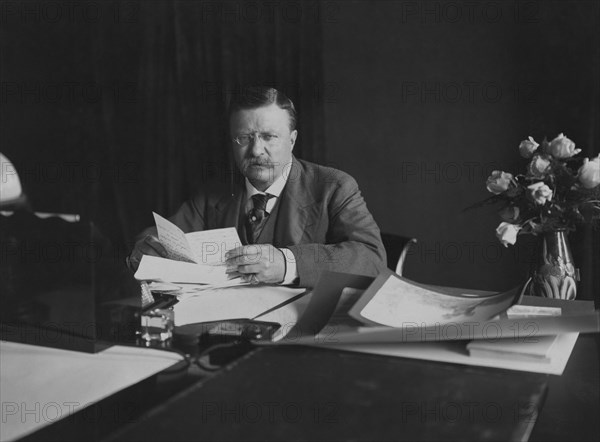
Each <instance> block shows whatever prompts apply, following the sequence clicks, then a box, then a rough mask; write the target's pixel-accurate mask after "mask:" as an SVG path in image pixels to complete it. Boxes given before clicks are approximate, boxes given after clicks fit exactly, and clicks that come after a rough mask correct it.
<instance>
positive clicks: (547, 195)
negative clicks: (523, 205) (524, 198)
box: [527, 181, 552, 206]
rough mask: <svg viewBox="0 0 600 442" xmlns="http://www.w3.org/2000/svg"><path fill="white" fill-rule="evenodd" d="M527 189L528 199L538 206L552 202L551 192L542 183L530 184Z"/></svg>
mask: <svg viewBox="0 0 600 442" xmlns="http://www.w3.org/2000/svg"><path fill="white" fill-rule="evenodd" d="M527 189H529V191H528V194H529V197H530V198H531V199H532V200H533V201H535V202H536V204H539V205H540V206H543V205H544V204H546V201H552V190H551V189H550V188H549V187H548V186H547V185H546V184H544V182H543V181H539V182H537V183H533V184H530V185H529V186H527Z"/></svg>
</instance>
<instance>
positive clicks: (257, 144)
mask: <svg viewBox="0 0 600 442" xmlns="http://www.w3.org/2000/svg"><path fill="white" fill-rule="evenodd" d="M250 151H251V153H252V155H253V156H260V155H261V154H262V153H264V151H265V141H264V140H263V139H262V138H261V137H260V134H257V133H255V134H254V136H253V137H252V141H251V142H250Z"/></svg>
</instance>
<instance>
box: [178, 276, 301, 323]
mask: <svg viewBox="0 0 600 442" xmlns="http://www.w3.org/2000/svg"><path fill="white" fill-rule="evenodd" d="M305 291H306V289H304V288H295V287H282V286H271V285H247V286H243V287H228V288H217V289H212V290H205V291H202V292H200V293H197V294H196V295H195V296H184V297H182V298H180V300H179V302H178V303H177V304H175V306H174V307H173V308H174V310H175V325H176V326H181V325H186V324H195V323H198V322H212V321H225V320H230V319H253V318H255V317H257V316H261V315H262V314H263V313H265V312H267V311H268V310H269V309H271V308H273V307H275V306H277V305H280V304H282V303H283V302H285V301H288V300H290V299H291V298H293V297H295V296H297V295H299V294H301V293H303V292H305ZM289 312H290V310H289V308H288V309H283V310H282V311H281V312H280V314H279V313H276V311H273V312H271V313H269V314H268V315H265V316H264V317H260V318H258V320H261V321H272V322H277V323H280V324H281V325H282V327H287V328H288V329H289V325H290V324H288V321H289V322H291V321H294V320H295V319H294V316H293V315H292V316H290V315H289Z"/></svg>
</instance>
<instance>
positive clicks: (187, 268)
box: [134, 255, 245, 287]
mask: <svg viewBox="0 0 600 442" xmlns="http://www.w3.org/2000/svg"><path fill="white" fill-rule="evenodd" d="M134 276H135V279H137V280H138V281H162V282H170V283H182V284H204V285H207V286H208V285H210V286H215V285H218V286H220V287H224V286H236V285H241V284H245V282H244V280H242V278H240V277H239V275H238V274H236V273H227V267H226V266H224V265H223V266H215V265H204V264H195V263H193V262H182V261H173V260H172V259H166V258H161V257H159V256H150V255H144V256H142V260H141V261H140V265H139V267H138V269H137V271H136V272H135V275H134Z"/></svg>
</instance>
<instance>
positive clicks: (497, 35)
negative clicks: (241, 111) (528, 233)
mask: <svg viewBox="0 0 600 442" xmlns="http://www.w3.org/2000/svg"><path fill="white" fill-rule="evenodd" d="M473 4H474V3H472V2H437V1H431V2H404V1H387V0H386V1H374V2H371V1H369V2H367V1H353V2H346V1H333V0H332V1H323V2H318V1H314V2H313V1H306V2H304V1H295V0H290V1H273V2H271V1H265V2H253V1H252V2H244V1H241V0H240V1H235V0H224V1H161V0H153V1H139V2H138V1H129V0H127V1H110V2H108V1H107V2H97V1H81V2H36V1H27V2H2V3H0V5H1V6H2V7H1V8H0V80H1V83H0V104H1V105H2V111H1V113H0V149H1V150H2V152H3V153H5V154H6V155H7V156H8V157H9V158H10V159H11V160H13V161H14V162H15V164H16V166H17V169H18V170H19V172H20V174H21V178H22V181H23V183H24V185H25V188H26V190H27V193H28V194H29V196H30V198H31V200H32V203H33V205H34V207H35V208H36V209H37V210H41V211H58V212H67V213H69V212H71V213H73V212H81V213H87V212H91V215H92V216H93V218H94V219H95V220H97V222H98V223H99V224H100V226H101V228H102V229H103V231H105V232H106V233H107V234H109V235H110V237H111V238H112V239H113V241H115V242H116V243H117V244H119V245H121V246H123V254H124V253H125V251H126V250H127V245H126V244H127V242H128V241H130V239H131V238H132V237H133V236H134V235H135V234H136V233H137V232H138V231H140V230H141V229H142V228H143V227H145V226H147V225H151V224H152V222H153V220H152V216H151V211H152V210H155V211H157V212H159V213H161V214H163V215H167V214H169V213H171V212H172V211H174V210H175V209H176V208H177V206H178V205H179V204H180V203H181V202H182V201H183V200H185V199H186V198H187V197H189V196H190V195H191V193H192V192H193V190H194V189H195V187H197V186H198V185H201V183H202V181H203V180H204V179H205V178H206V177H208V176H211V177H216V178H221V179H222V180H223V181H224V185H228V183H229V178H230V175H229V173H228V169H229V167H230V164H229V158H228V153H227V152H228V148H227V139H226V138H227V137H226V127H225V126H224V124H223V122H224V112H225V108H226V103H227V99H228V97H229V96H230V95H231V94H233V93H235V91H236V87H237V85H239V84H240V83H260V84H271V85H274V86H276V87H279V88H281V89H283V90H285V91H286V92H287V93H288V94H289V95H290V97H291V98H292V99H293V100H294V102H295V103H296V105H297V107H298V110H299V113H300V119H299V130H300V136H299V139H298V143H297V146H296V153H297V155H298V156H300V157H302V158H305V159H308V160H312V161H316V162H321V163H326V164H331V165H334V166H337V167H339V168H340V169H342V170H345V171H347V172H349V173H351V174H352V175H353V176H354V177H355V178H356V179H357V180H358V182H359V184H360V187H361V190H362V191H363V194H364V196H365V198H366V200H367V202H368V206H369V209H370V210H371V212H372V213H373V215H374V216H375V219H376V220H377V222H378V223H379V225H380V226H381V227H382V229H383V230H385V231H388V232H390V233H397V234H404V235H412V236H417V237H418V238H419V239H420V240H421V241H420V247H421V248H420V249H418V250H417V252H419V250H421V251H425V252H428V251H431V250H433V251H434V252H435V250H436V247H437V246H438V245H439V246H440V247H444V246H447V245H454V244H458V245H461V244H465V243H476V244H478V245H480V246H482V247H485V246H487V245H493V246H496V245H497V241H496V238H495V237H494V233H493V232H494V228H495V226H496V225H497V223H498V218H497V214H496V213H495V212H493V211H490V213H485V212H479V213H477V214H468V215H465V214H463V213H461V209H462V208H463V207H466V206H468V205H470V204H472V203H474V202H475V201H479V200H481V199H482V198H484V197H485V196H487V192H486V191H485V178H486V176H484V175H485V174H480V175H481V176H480V175H477V177H476V178H477V179H476V180H468V179H462V180H460V181H459V182H456V183H455V182H445V181H441V182H439V183H438V182H435V181H434V180H433V178H435V177H432V176H431V175H429V176H427V177H425V179H419V177H418V176H417V175H412V176H408V177H407V176H406V175H405V176H402V175H401V174H400V173H399V165H402V164H409V165H416V167H419V168H420V167H423V168H424V169H423V170H425V171H428V170H432V169H434V167H435V166H436V165H445V164H450V163H456V164H459V165H461V164H464V163H466V162H477V164H480V165H482V168H483V167H487V166H492V165H497V166H498V167H502V168H504V169H505V170H510V171H517V170H520V168H521V167H522V161H521V160H520V158H519V157H518V155H516V150H515V149H516V145H518V141H519V140H520V139H522V138H523V137H525V136H527V135H533V136H534V137H536V138H539V137H543V136H544V135H546V136H548V137H553V136H555V135H556V133H557V131H564V132H565V133H566V134H567V135H568V136H569V137H570V138H572V139H574V140H576V142H577V144H578V147H581V148H583V149H584V152H583V153H582V155H585V156H595V155H597V153H598V149H599V140H600V110H599V93H600V87H599V85H600V50H599V48H600V34H599V33H600V26H599V23H600V3H599V2H597V1H592V2H590V1H569V2H565V1H545V0H544V1H533V2H531V1H506V2H482V3H481V5H482V6H480V7H477V8H476V10H477V11H479V12H481V11H482V8H483V9H485V8H488V9H490V10H495V9H500V10H501V11H502V12H503V16H502V19H501V20H491V19H489V20H486V19H485V17H484V16H482V15H481V14H480V13H478V14H476V16H475V17H474V18H473V19H472V20H471V19H470V18H469V17H468V16H466V15H463V17H462V19H461V20H455V19H454V18H453V17H446V16H436V15H435V12H433V13H432V12H431V11H436V10H441V9H442V7H443V5H454V6H453V7H454V8H455V9H456V8H459V9H460V8H463V9H464V8H466V7H467V5H473ZM5 5H6V6H5ZM23 5H27V7H26V8H25V7H24V6H23ZM44 5H50V6H44ZM52 5H54V6H52ZM56 5H58V7H59V8H63V9H62V10H58V13H56V12H57V11H56V9H54V10H53V9H51V8H52V7H53V8H57V6H56ZM415 5H416V6H417V7H421V6H422V7H423V11H425V12H424V13H423V16H419V15H418V14H417V15H414V14H412V15H408V17H405V16H404V15H403V13H406V12H407V11H409V10H410V11H413V10H414V6H415ZM257 7H258V9H256V8H257ZM44 8H46V10H44ZM436 8H437V9H436ZM417 9H418V8H417ZM450 9H452V8H450ZM515 10H518V11H521V12H522V13H523V14H521V15H520V16H518V17H517V16H515V14H514V11H515ZM53 11H54V12H53ZM82 12H87V14H82ZM473 81H474V82H478V84H482V83H485V82H486V81H492V82H495V83H497V84H499V85H500V86H501V87H502V88H503V91H504V96H503V99H502V100H500V101H499V102H497V103H488V102H485V100H484V101H482V100H481V97H479V99H477V100H474V102H469V101H465V100H462V101H460V102H458V103H450V102H444V101H443V100H442V101H439V100H437V101H431V100H429V99H428V100H425V101H423V100H418V99H416V97H415V96H412V97H409V99H403V89H402V87H403V86H402V85H403V84H404V82H409V83H411V84H421V82H430V83H432V82H433V83H435V82H438V83H441V84H444V83H447V82H458V83H459V84H463V83H464V82H473ZM515 92H518V95H514V93H515ZM429 98H431V97H429ZM325 119H326V124H325ZM515 143H517V144H515ZM462 172H465V170H462ZM463 176H467V175H466V174H464V175H463ZM571 238H572V243H573V246H574V247H573V248H574V253H575V254H576V256H575V260H576V263H577V264H578V265H580V266H581V267H582V271H583V272H584V278H585V280H584V281H582V282H583V284H582V285H583V287H582V290H581V292H582V293H586V294H587V296H591V294H592V293H600V272H598V271H597V269H598V268H600V253H599V251H600V244H599V242H598V241H599V240H598V238H599V232H598V231H595V232H591V230H590V229H580V230H579V231H578V232H576V234H574V235H572V236H571ZM532 239H533V238H527V240H532ZM532 243H533V241H531V242H528V241H526V240H525V238H523V240H520V241H519V243H518V244H517V247H515V248H511V249H506V251H505V250H504V249H502V253H503V255H502V260H500V261H493V260H489V261H485V260H482V257H481V254H479V255H475V258H476V259H473V260H471V259H470V257H469V256H470V255H469V254H468V253H467V252H468V251H467V250H463V252H464V253H463V255H462V256H463V259H461V260H459V261H451V260H444V259H443V258H444V257H443V256H441V257H440V256H439V255H440V254H439V253H438V254H436V253H434V254H429V255H427V254H424V255H423V256H422V255H419V254H418V253H417V254H416V255H414V256H411V257H410V259H409V261H408V262H407V268H406V270H407V275H408V276H409V277H414V279H416V280H422V281H424V282H430V283H436V284H446V285H456V286H473V287H487V288H498V289H501V288H508V286H509V285H510V284H516V283H517V282H520V281H521V280H522V278H523V277H524V274H525V273H526V270H527V265H525V263H523V261H524V258H523V257H526V256H527V254H528V252H529V249H530V247H529V246H530V244H532ZM513 252H514V253H513ZM419 253H420V252H419ZM513 255H514V256H513ZM119 258H121V257H119Z"/></svg>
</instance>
